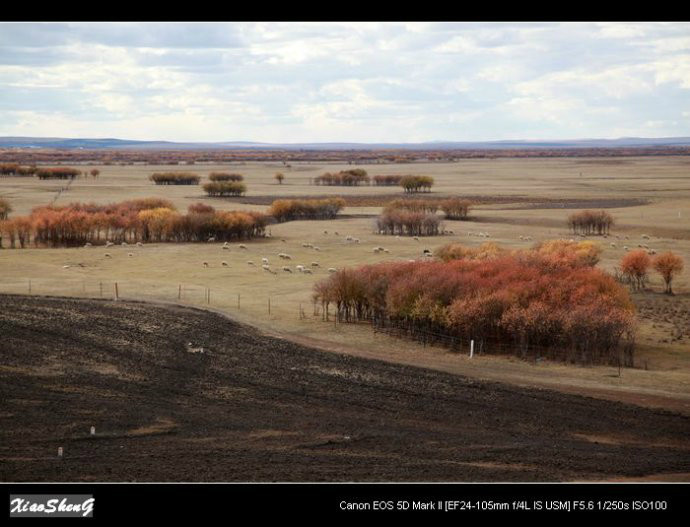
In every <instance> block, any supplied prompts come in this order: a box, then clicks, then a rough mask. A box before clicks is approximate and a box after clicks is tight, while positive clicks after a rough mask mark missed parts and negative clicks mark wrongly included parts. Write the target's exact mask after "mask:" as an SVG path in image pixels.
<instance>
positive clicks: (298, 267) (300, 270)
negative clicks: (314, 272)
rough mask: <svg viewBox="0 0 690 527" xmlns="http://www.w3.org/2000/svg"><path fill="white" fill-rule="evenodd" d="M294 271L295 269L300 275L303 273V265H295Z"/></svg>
mask: <svg viewBox="0 0 690 527" xmlns="http://www.w3.org/2000/svg"><path fill="white" fill-rule="evenodd" d="M295 269H297V270H298V271H299V272H300V273H301V272H302V271H304V266H303V265H296V266H295Z"/></svg>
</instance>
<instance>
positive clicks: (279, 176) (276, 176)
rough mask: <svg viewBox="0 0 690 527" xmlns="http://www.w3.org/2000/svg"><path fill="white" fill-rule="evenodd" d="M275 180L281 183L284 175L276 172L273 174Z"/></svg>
mask: <svg viewBox="0 0 690 527" xmlns="http://www.w3.org/2000/svg"><path fill="white" fill-rule="evenodd" d="M273 177H274V178H275V180H276V181H277V182H278V184H279V185H282V184H283V180H284V179H285V176H284V175H283V174H281V173H280V172H278V173H277V174H276V175H275V176H273Z"/></svg>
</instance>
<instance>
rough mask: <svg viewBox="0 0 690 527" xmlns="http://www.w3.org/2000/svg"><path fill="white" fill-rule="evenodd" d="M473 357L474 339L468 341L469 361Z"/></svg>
mask: <svg viewBox="0 0 690 527" xmlns="http://www.w3.org/2000/svg"><path fill="white" fill-rule="evenodd" d="M472 357H474V339H472V340H470V359H471V358H472Z"/></svg>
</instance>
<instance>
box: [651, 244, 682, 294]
mask: <svg viewBox="0 0 690 527" xmlns="http://www.w3.org/2000/svg"><path fill="white" fill-rule="evenodd" d="M652 266H653V267H654V270H655V271H656V272H658V273H659V274H660V275H661V277H662V278H663V279H664V284H665V285H666V290H665V291H664V292H665V293H666V294H669V295H672V294H673V290H672V289H671V282H672V281H673V278H674V277H675V276H676V275H678V274H679V273H681V272H682V271H683V259H682V258H681V257H680V256H678V255H677V254H675V253H673V252H671V251H668V252H665V253H662V254H659V255H657V256H656V257H655V258H654V260H653V261H652Z"/></svg>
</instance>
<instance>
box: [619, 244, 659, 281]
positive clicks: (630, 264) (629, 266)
mask: <svg viewBox="0 0 690 527" xmlns="http://www.w3.org/2000/svg"><path fill="white" fill-rule="evenodd" d="M651 265H652V259H651V258H650V257H649V255H648V254H647V251H644V250H642V249H638V250H636V251H630V252H629V253H627V254H626V255H625V256H624V257H623V259H622V260H621V271H623V274H625V275H626V276H627V277H628V278H629V280H630V282H631V284H632V286H633V289H637V290H640V289H642V288H643V287H644V285H645V283H646V281H647V273H648V271H649V267H650V266H651Z"/></svg>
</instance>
